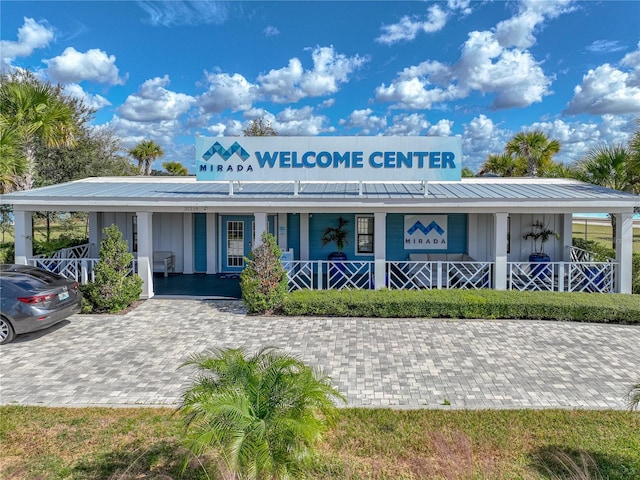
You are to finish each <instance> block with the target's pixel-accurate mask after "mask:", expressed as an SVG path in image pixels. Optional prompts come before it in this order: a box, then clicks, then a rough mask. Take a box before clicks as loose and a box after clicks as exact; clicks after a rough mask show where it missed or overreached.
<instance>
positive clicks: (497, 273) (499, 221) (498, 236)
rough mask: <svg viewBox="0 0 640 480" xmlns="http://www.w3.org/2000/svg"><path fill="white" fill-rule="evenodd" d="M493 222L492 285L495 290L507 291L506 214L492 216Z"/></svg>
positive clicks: (500, 213)
mask: <svg viewBox="0 0 640 480" xmlns="http://www.w3.org/2000/svg"><path fill="white" fill-rule="evenodd" d="M493 217H494V220H495V227H494V234H495V235H494V239H493V248H494V251H493V258H494V261H495V266H494V271H493V275H494V278H493V283H494V288H495V289H496V290H506V289H507V219H508V218H509V214H508V213H504V212H499V213H494V214H493Z"/></svg>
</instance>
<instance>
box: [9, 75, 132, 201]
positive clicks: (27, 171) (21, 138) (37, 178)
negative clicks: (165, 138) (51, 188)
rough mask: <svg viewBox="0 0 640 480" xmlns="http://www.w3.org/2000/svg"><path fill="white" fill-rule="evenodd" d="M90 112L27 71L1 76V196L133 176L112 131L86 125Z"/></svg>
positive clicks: (75, 100)
mask: <svg viewBox="0 0 640 480" xmlns="http://www.w3.org/2000/svg"><path fill="white" fill-rule="evenodd" d="M93 113H94V111H93V110H91V109H90V108H88V107H87V106H86V105H84V104H83V102H82V101H80V100H78V99H75V98H72V97H70V96H68V95H66V94H65V93H64V91H63V89H62V87H61V86H60V85H52V84H50V83H47V82H43V81H41V80H39V79H37V78H36V77H35V76H34V75H33V74H32V73H30V72H29V71H26V70H24V71H19V72H13V73H10V74H4V75H1V76H0V180H1V191H2V193H5V192H9V191H12V190H15V189H29V188H31V187H32V186H44V185H52V184H56V183H62V182H68V181H72V180H78V179H80V178H86V177H90V176H119V175H132V174H135V172H134V171H133V170H132V168H131V165H130V163H129V160H128V159H127V158H125V157H123V156H122V155H121V154H120V152H121V151H122V149H123V148H122V146H121V145H120V142H119V140H118V139H117V137H116V136H115V135H114V133H113V132H112V131H110V130H107V129H96V128H93V127H91V126H90V125H89V122H90V121H91V119H92V117H93Z"/></svg>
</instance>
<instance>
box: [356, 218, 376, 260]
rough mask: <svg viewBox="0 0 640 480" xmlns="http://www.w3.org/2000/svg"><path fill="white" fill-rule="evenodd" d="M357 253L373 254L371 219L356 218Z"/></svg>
mask: <svg viewBox="0 0 640 480" xmlns="http://www.w3.org/2000/svg"><path fill="white" fill-rule="evenodd" d="M356 244H357V253H373V217H356Z"/></svg>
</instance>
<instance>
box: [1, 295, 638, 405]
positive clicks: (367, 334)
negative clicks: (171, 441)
mask: <svg viewBox="0 0 640 480" xmlns="http://www.w3.org/2000/svg"><path fill="white" fill-rule="evenodd" d="M265 345H274V346H278V347H282V348H284V349H286V350H288V351H290V352H293V353H295V354H297V355H299V356H300V357H302V359H303V360H305V361H306V362H309V363H311V364H313V365H316V366H320V367H322V368H324V369H325V371H326V372H327V373H328V374H329V375H330V376H331V377H333V379H334V381H335V383H336V384H337V386H338V388H339V389H340V391H341V392H343V393H344V394H345V395H346V396H347V398H348V404H349V405H351V406H397V407H399V408H419V407H425V406H426V407H429V408H548V407H560V408H615V409H622V408H625V394H626V392H627V390H628V389H629V387H630V385H631V384H632V383H633V382H638V381H640V355H638V346H639V345H640V327H637V326H623V325H596V324H580V323H556V322H540V321H501V320H498V321H496V320H492V321H483V320H478V321H459V320H420V319H359V318H346V319H345V318H279V317H252V316H247V315H245V313H244V309H243V307H242V304H241V303H240V302H238V301H198V300H173V299H152V300H148V301H146V302H144V303H143V304H142V305H140V306H139V307H138V308H136V309H135V310H133V311H131V312H129V313H128V314H126V315H100V316H98V315H75V316H73V317H71V318H70V319H69V321H65V322H64V323H62V324H60V325H58V326H57V327H54V328H52V329H49V330H46V331H44V332H38V333H34V334H29V335H24V336H22V337H18V339H17V341H16V342H14V343H11V344H9V345H4V346H2V347H0V403H2V404H5V405H6V404H24V405H50V406H54V405H55V406H65V405H67V406H81V405H103V406H104V405H107V406H134V405H149V406H150V405H154V406H155V405H177V403H178V402H179V399H180V395H181V392H182V391H183V389H184V388H185V387H186V386H187V385H188V383H189V380H190V374H191V372H190V371H189V370H188V369H184V368H183V369H179V368H178V367H179V365H180V364H181V363H182V362H183V361H184V360H185V359H186V358H187V357H188V356H189V355H190V354H192V353H196V352H201V351H203V350H205V349H206V348H210V347H238V346H242V347H245V348H246V349H248V350H250V351H255V350H257V349H258V348H260V347H262V346H265ZM445 400H448V401H449V402H450V403H451V406H446V407H445V406H443V405H442V404H443V403H445Z"/></svg>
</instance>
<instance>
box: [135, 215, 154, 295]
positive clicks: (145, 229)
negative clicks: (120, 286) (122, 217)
mask: <svg viewBox="0 0 640 480" xmlns="http://www.w3.org/2000/svg"><path fill="white" fill-rule="evenodd" d="M152 216H153V213H151V212H136V217H137V223H138V275H139V276H140V278H142V295H141V297H142V298H151V297H153V295H154V293H153V219H152Z"/></svg>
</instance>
